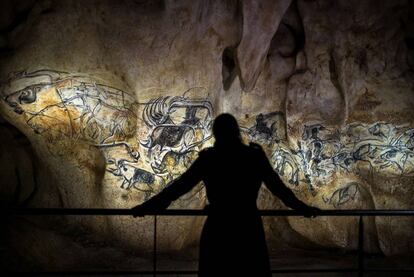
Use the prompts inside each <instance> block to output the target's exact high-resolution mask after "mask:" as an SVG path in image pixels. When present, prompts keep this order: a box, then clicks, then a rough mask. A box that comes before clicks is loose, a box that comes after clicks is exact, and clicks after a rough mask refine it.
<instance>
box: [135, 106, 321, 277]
mask: <svg viewBox="0 0 414 277" xmlns="http://www.w3.org/2000/svg"><path fill="white" fill-rule="evenodd" d="M213 134H214V136H215V139H216V142H215V144H214V147H211V148H208V149H205V150H203V151H201V152H200V154H199V157H198V158H197V159H196V160H195V161H194V162H193V164H192V165H191V166H190V168H189V169H188V170H187V171H186V172H185V173H184V174H183V175H182V176H181V177H180V178H178V179H176V180H174V181H173V182H172V183H171V184H170V185H168V186H167V187H166V188H165V189H164V190H163V191H161V192H160V193H159V194H158V195H156V196H154V197H153V198H151V199H150V200H148V201H147V202H145V203H143V204H141V205H138V206H136V207H134V208H133V211H134V216H137V215H139V214H142V213H145V212H147V211H154V210H160V209H165V208H167V207H168V205H170V203H171V202H172V201H173V200H175V199H177V198H178V197H180V196H181V195H183V194H185V193H186V192H188V191H190V190H191V189H192V188H193V187H194V186H195V185H196V184H197V183H199V182H200V181H203V182H204V185H205V187H206V192H207V198H208V202H209V205H208V206H207V207H206V209H207V210H208V217H207V219H206V222H205V224H204V227H203V231H202V234H201V240H200V257H199V276H271V272H270V265H269V257H268V251H267V246H266V241H265V234H264V230H263V223H262V219H261V217H260V215H259V214H258V212H257V211H258V209H257V205H256V200H257V196H258V192H259V188H260V186H261V184H262V182H264V183H265V185H266V186H267V188H268V189H269V190H270V191H271V192H272V193H273V194H274V195H276V196H277V197H279V198H280V199H281V200H282V201H283V203H284V204H285V205H286V206H288V207H291V208H293V209H297V210H301V211H303V212H304V213H305V215H306V216H314V214H315V212H316V211H317V210H318V209H317V208H314V207H310V206H308V205H306V204H305V203H303V202H302V201H300V200H299V199H297V198H296V197H295V195H294V194H293V193H292V191H291V190H289V189H288V188H287V187H286V186H285V185H284V184H283V182H282V181H281V180H280V178H279V176H278V175H277V173H276V172H275V171H274V170H273V168H272V166H271V164H270V163H269V160H268V159H267V157H266V154H265V153H264V151H263V150H262V148H261V147H260V146H259V145H257V144H253V143H252V144H250V145H249V146H248V145H245V144H243V143H242V141H241V138H240V130H239V126H238V124H237V121H236V119H235V118H234V117H233V116H232V115H230V114H221V115H220V116H218V117H217V118H216V119H215V121H214V125H213Z"/></svg>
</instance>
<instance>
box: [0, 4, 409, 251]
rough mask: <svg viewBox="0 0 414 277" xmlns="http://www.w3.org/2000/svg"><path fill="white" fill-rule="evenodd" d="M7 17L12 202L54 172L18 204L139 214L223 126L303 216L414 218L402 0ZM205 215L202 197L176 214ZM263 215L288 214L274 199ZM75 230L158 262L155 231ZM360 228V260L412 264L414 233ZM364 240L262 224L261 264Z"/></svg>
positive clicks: (149, 7) (85, 222) (308, 223)
mask: <svg viewBox="0 0 414 277" xmlns="http://www.w3.org/2000/svg"><path fill="white" fill-rule="evenodd" d="M2 6H3V8H2V9H1V11H2V16H1V18H2V22H0V30H1V36H0V50H1V61H0V64H1V65H0V77H1V78H0V80H1V91H0V93H1V101H0V112H1V115H2V117H3V118H4V120H5V122H8V123H7V124H11V125H13V126H15V127H11V126H6V127H7V128H6V127H5V128H6V129H7V130H10V129H13V128H17V129H18V130H19V131H18V132H21V136H23V137H26V138H27V140H28V141H29V144H30V145H31V150H30V151H32V152H33V154H31V155H28V156H27V157H25V158H24V159H22V158H19V157H20V156H19V155H20V154H17V153H20V152H22V151H23V150H24V148H23V146H21V145H20V146H19V141H17V142H16V140H15V139H14V138H13V136H12V135H8V133H7V132H8V131H5V132H2V133H1V134H2V137H1V139H2V141H3V147H4V148H5V150H4V152H2V153H1V154H2V157H4V158H3V159H2V163H4V164H5V165H7V167H6V166H4V167H2V168H10V170H9V169H7V172H8V173H7V174H8V175H10V176H11V175H13V174H14V173H13V172H17V173H16V175H13V176H20V175H21V176H23V175H24V174H26V175H27V176H26V177H22V178H23V181H21V180H20V181H19V180H18V179H19V178H15V177H10V176H9V177H4V176H6V175H7V174H5V175H3V176H2V178H4V180H6V178H8V179H7V182H6V181H3V180H2V183H3V184H4V185H3V187H2V197H3V198H4V199H8V198H10V195H12V193H13V192H14V191H15V187H16V186H17V183H18V182H20V183H22V184H23V187H24V189H22V193H23V194H24V193H26V195H27V194H28V192H29V191H30V186H33V182H29V181H27V182H26V181H24V180H26V179H30V178H31V179H32V180H33V176H32V175H33V174H29V173H27V168H33V166H32V165H31V164H37V165H38V168H43V169H42V170H43V171H42V170H39V172H48V173H47V174H45V173H43V174H42V173H39V174H38V175H39V176H37V177H36V179H37V180H36V183H37V184H39V186H41V184H43V183H44V184H47V185H43V189H40V190H39V191H37V192H36V194H35V195H33V197H30V201H29V202H28V203H24V204H25V205H29V206H33V207H45V206H54V207H56V206H61V207H107V208H129V207H132V206H134V205H136V204H138V203H140V202H143V201H144V200H146V199H148V198H149V197H151V196H152V195H154V194H156V193H158V192H159V191H160V190H162V188H163V187H165V186H166V185H167V184H168V182H170V181H171V180H173V179H174V178H176V177H177V176H179V175H180V174H181V173H182V172H183V171H184V170H185V169H186V168H187V167H188V166H189V165H190V164H191V162H192V160H194V158H195V157H197V152H198V151H200V150H201V149H203V148H205V147H208V146H210V145H212V144H213V139H212V134H211V124H212V120H213V119H214V117H215V116H216V115H218V114H220V113H222V112H230V113H232V114H234V115H235V116H236V117H237V118H238V120H239V123H240V126H241V130H242V136H243V139H244V141H245V142H246V143H247V142H249V141H253V142H257V143H260V144H261V145H262V146H263V147H264V149H265V151H266V153H267V155H268V158H269V159H270V160H271V162H272V164H273V166H274V168H275V170H276V171H277V172H278V173H279V175H280V176H281V178H282V179H283V180H284V181H285V183H286V184H287V186H289V188H291V189H292V190H293V191H294V192H295V194H296V195H297V196H298V197H299V198H300V199H302V200H303V201H305V202H306V203H308V204H311V205H314V206H317V207H319V208H321V209H354V208H355V209H405V208H413V198H412V197H411V196H412V195H413V187H412V185H411V184H412V181H413V174H414V129H413V119H414V116H413V115H414V109H413V107H414V105H413V104H414V95H413V78H414V76H413V66H414V56H413V55H414V54H413V53H414V52H413V37H414V33H413V30H414V29H413V28H414V25H413V20H412V18H413V16H412V15H413V4H412V2H410V1H381V2H380V4H379V3H378V2H377V1H335V2H332V1H322V0H315V1H311V0H298V1H286V0H285V1H283V0H281V1H264V0H263V1H116V2H115V1H87V2H85V1H36V2H35V1H18V2H14V1H4V3H2ZM5 124H6V123H5ZM7 124H6V125H7ZM13 130H14V129H13ZM14 132H17V131H14ZM16 143H17V144H18V145H17V146H13V147H14V148H13V147H12V145H15V144H16ZM27 144H28V143H27V142H25V144H24V145H26V146H24V147H26V148H27ZM9 146H10V147H9ZM13 155H14V156H15V158H7V157H11V156H13ZM8 160H13V163H9V162H8ZM29 164H30V165H29ZM31 170H32V169H31ZM22 172H26V173H22ZM29 175H30V176H29ZM13 178H14V179H13ZM25 178H26V179H25ZM13 180H14V181H13ZM51 180H53V182H51ZM25 184H26V185H25ZM16 197H18V196H16ZM21 197H22V198H24V197H23V196H21ZM205 203H206V198H205V192H204V190H203V187H202V186H201V185H199V186H197V187H196V188H195V189H194V190H192V191H191V192H190V193H189V194H187V195H185V196H183V197H182V198H181V199H179V200H177V201H176V202H175V203H174V204H173V206H174V207H176V208H180V207H182V208H202V207H203V206H204V205H205ZM20 204H21V203H20ZM259 206H260V207H261V208H269V209H271V208H284V207H283V205H282V204H281V203H280V201H279V200H278V199H275V198H274V197H273V196H271V195H270V193H269V192H268V191H267V190H266V189H263V190H262V191H261V193H260V196H259ZM67 220H68V221H69V222H70V224H73V225H82V226H84V227H85V228H88V229H90V230H92V232H95V233H96V234H97V237H98V238H99V237H101V238H102V239H103V240H105V239H108V238H110V239H111V240H115V241H118V242H119V243H120V245H124V246H127V247H130V248H133V249H138V250H142V251H144V250H145V249H149V248H150V247H151V246H150V245H151V242H152V231H151V230H150V229H148V226H149V225H150V224H151V219H150V218H144V219H140V221H139V222H137V221H134V220H132V219H131V218H126V217H112V218H104V219H102V218H99V219H98V218H96V219H85V218H79V219H73V218H68V219H67ZM201 224H202V219H199V218H182V219H174V221H172V220H165V221H163V222H161V224H160V225H161V226H160V227H159V228H160V230H161V232H162V233H163V235H161V236H160V241H159V243H160V249H163V250H165V251H169V250H171V251H172V250H180V249H184V248H186V247H189V246H191V245H194V244H196V242H197V240H198V231H194V230H195V229H197V230H198V228H199V226H200V225H201ZM366 226H367V234H368V237H369V239H368V243H367V246H366V247H367V249H369V250H370V251H373V252H383V253H385V254H388V255H392V254H398V253H406V252H408V251H412V250H413V247H414V245H413V243H412V242H413V240H411V239H410V235H411V234H412V233H413V231H414V230H413V229H414V222H413V220H412V219H407V218H386V217H378V218H375V219H369V220H368V221H367V223H366ZM356 227H357V219H356V218H341V219H338V218H329V217H327V218H324V217H321V218H317V219H314V220H308V219H300V218H266V219H265V228H266V232H267V234H268V239H269V243H270V248H271V249H273V248H275V249H277V248H278V247H280V246H281V245H295V246H298V247H300V246H301V245H302V246H308V245H313V246H319V247H339V248H344V249H354V248H355V247H356V241H357V240H356V230H357V228H356ZM120 230H122V231H120ZM22 237H24V234H22ZM22 241H24V240H23V239H22Z"/></svg>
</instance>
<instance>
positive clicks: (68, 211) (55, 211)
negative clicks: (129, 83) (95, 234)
mask: <svg viewBox="0 0 414 277" xmlns="http://www.w3.org/2000/svg"><path fill="white" fill-rule="evenodd" d="M249 212H250V211H249ZM249 212H247V213H249ZM1 213H2V214H8V215H115V216H125V215H129V216H131V215H133V211H132V210H131V209H101V208H14V209H6V210H3V211H2V212H1ZM243 213H246V212H244V211H243V210H240V209H234V210H228V211H223V212H220V214H230V215H231V214H233V215H235V214H243ZM208 214H212V212H209V211H207V210H193V209H167V210H162V211H154V212H148V213H145V214H140V215H160V216H206V215H208ZM258 214H259V215H261V216H304V213H303V212H301V211H296V210H259V211H258ZM315 215H316V216H413V215H414V210H321V211H319V212H316V213H315Z"/></svg>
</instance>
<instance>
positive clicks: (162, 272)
mask: <svg viewBox="0 0 414 277" xmlns="http://www.w3.org/2000/svg"><path fill="white" fill-rule="evenodd" d="M357 271H358V269H357V268H312V269H274V270H272V271H271V272H272V273H335V272H357ZM364 272H414V269H401V268H396V269H392V268H384V269H381V268H379V269H364ZM9 273H13V274H20V275H30V276H36V275H117V274H120V275H136V274H143V275H152V274H154V272H153V271H151V270H143V271H45V272H41V271H37V272H36V271H35V272H9ZM155 274H157V275H170V274H177V275H190V274H198V271H197V270H177V271H174V270H157V271H156V272H155Z"/></svg>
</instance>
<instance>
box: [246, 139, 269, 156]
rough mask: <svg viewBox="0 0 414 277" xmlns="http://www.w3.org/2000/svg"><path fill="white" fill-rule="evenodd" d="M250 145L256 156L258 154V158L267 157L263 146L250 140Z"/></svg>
mask: <svg viewBox="0 0 414 277" xmlns="http://www.w3.org/2000/svg"><path fill="white" fill-rule="evenodd" d="M248 147H249V150H250V151H251V153H252V154H253V155H254V156H256V157H258V158H263V157H266V154H265V151H264V149H263V147H262V146H261V145H260V144H257V143H254V142H250V143H249V146H248Z"/></svg>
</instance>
